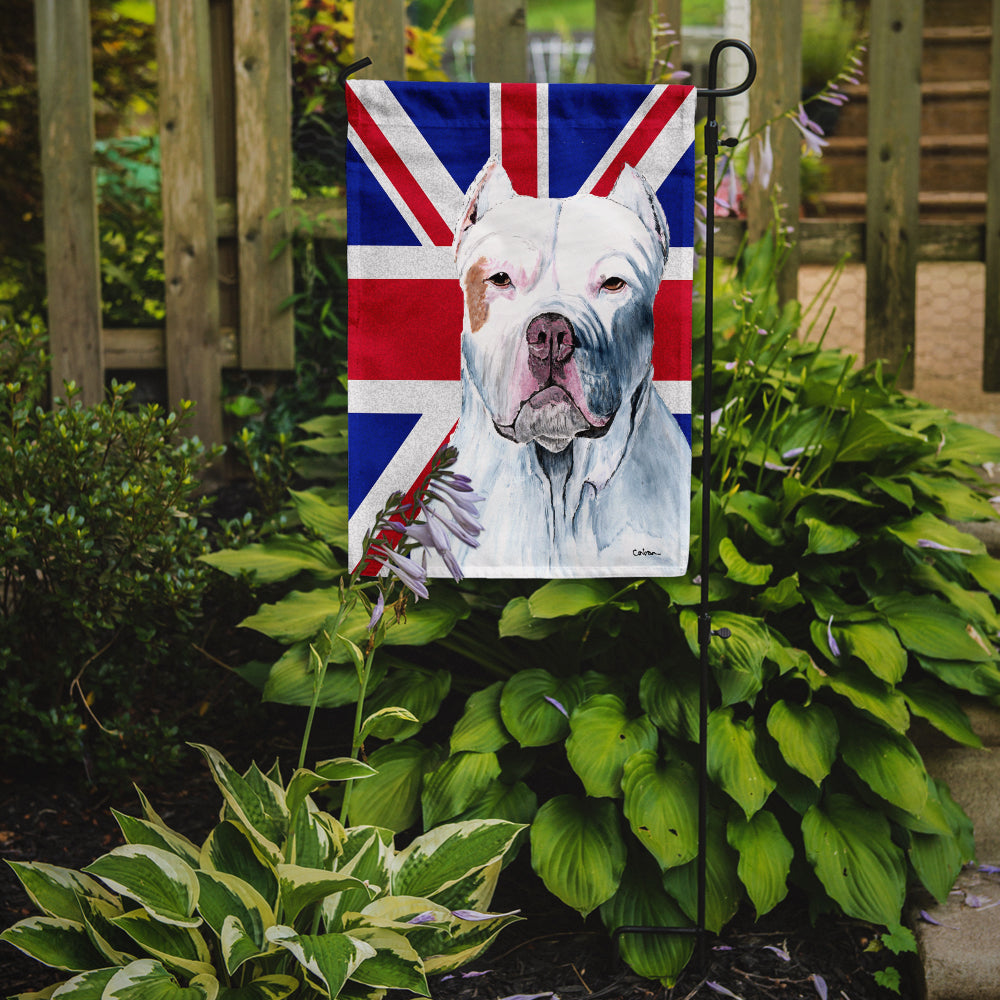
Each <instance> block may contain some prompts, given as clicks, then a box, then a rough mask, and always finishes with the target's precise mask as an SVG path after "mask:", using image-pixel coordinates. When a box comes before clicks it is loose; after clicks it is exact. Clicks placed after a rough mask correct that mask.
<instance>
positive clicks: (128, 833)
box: [111, 809, 200, 868]
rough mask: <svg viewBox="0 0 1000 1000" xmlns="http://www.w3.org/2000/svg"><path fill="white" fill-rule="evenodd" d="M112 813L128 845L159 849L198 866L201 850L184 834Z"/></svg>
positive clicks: (115, 811) (116, 812)
mask: <svg viewBox="0 0 1000 1000" xmlns="http://www.w3.org/2000/svg"><path fill="white" fill-rule="evenodd" d="M111 812H112V813H113V814H114V817H115V819H116V820H117V821H118V825H119V827H121V831H122V835H123V836H124V837H125V840H126V841H127V842H128V843H130V844H146V845H147V846H149V847H159V848H160V849H161V850H164V851H169V852H170V853H171V854H176V855H177V857H179V858H181V860H183V861H186V862H187V863H188V864H189V865H191V867H192V868H193V867H195V866H196V865H197V864H198V855H199V853H200V852H199V849H198V848H197V847H196V846H195V845H194V844H193V843H191V841H190V840H188V838H187V837H185V836H183V835H182V834H180V833H176V832H175V831H174V830H171V829H170V828H169V827H166V826H162V825H160V824H157V823H152V822H150V821H149V820H145V819H136V818H135V817H134V816H126V815H125V813H120V812H118V810H117V809H112V810H111Z"/></svg>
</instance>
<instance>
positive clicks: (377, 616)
mask: <svg viewBox="0 0 1000 1000" xmlns="http://www.w3.org/2000/svg"><path fill="white" fill-rule="evenodd" d="M384 611H385V595H384V594H383V593H382V591H381V590H380V591H379V592H378V600H377V601H376V602H375V607H374V608H373V609H372V616H371V618H369V619H368V631H369V632H371V631H373V630H374V628H375V626H376V625H378V623H379V622H380V621H381V619H382V613H383V612H384Z"/></svg>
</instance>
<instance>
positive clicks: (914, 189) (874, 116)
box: [865, 0, 923, 389]
mask: <svg viewBox="0 0 1000 1000" xmlns="http://www.w3.org/2000/svg"><path fill="white" fill-rule="evenodd" d="M870 23H871V45H870V49H869V53H868V66H869V77H868V78H869V98H868V199H867V202H868V204H867V212H866V221H867V234H866V239H865V257H866V265H867V292H866V296H865V297H866V304H865V359H866V360H867V361H873V360H875V359H876V358H884V359H886V360H887V361H888V362H889V364H890V365H891V367H892V369H893V370H894V371H895V370H896V368H897V367H899V369H900V380H899V385H900V387H901V388H904V389H909V388H912V386H913V372H914V352H913V348H914V346H915V343H916V335H915V333H916V314H917V242H918V239H917V228H918V225H919V184H920V96H921V95H920V62H921V53H922V47H923V0H921V2H919V3H915V2H914V0H872V5H871V13H870ZM904 358H905V360H904Z"/></svg>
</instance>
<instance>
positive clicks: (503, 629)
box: [499, 597, 563, 639]
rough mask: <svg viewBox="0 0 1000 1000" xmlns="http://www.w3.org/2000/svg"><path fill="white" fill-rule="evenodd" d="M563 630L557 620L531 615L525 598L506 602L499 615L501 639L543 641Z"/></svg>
mask: <svg viewBox="0 0 1000 1000" xmlns="http://www.w3.org/2000/svg"><path fill="white" fill-rule="evenodd" d="M562 628H563V623H562V622H560V621H558V620H557V619H551V618H536V617H535V616H534V615H533V614H532V613H531V608H530V607H529V605H528V598H527V597H515V598H512V599H511V600H510V601H508V602H507V606H506V607H505V608H504V609H503V613H502V614H501V615H500V626H499V634H500V638H501V639H506V638H509V637H510V636H517V637H518V638H520V639H544V638H546V637H547V636H550V635H552V634H553V633H555V632H558V631H560V630H561V629H562Z"/></svg>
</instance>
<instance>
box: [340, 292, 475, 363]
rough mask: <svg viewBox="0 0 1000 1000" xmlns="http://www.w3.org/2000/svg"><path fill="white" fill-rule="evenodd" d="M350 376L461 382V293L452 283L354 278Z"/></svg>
mask: <svg viewBox="0 0 1000 1000" xmlns="http://www.w3.org/2000/svg"><path fill="white" fill-rule="evenodd" d="M347 290H348V291H347V301H348V337H347V374H348V377H349V378H356V379H416V380H419V379H458V378H460V377H461V337H462V287H461V285H459V283H458V282H457V281H455V279H454V278H350V279H349V280H348V282H347Z"/></svg>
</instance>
